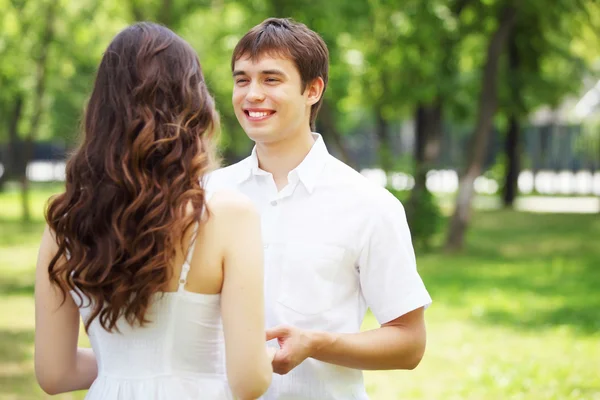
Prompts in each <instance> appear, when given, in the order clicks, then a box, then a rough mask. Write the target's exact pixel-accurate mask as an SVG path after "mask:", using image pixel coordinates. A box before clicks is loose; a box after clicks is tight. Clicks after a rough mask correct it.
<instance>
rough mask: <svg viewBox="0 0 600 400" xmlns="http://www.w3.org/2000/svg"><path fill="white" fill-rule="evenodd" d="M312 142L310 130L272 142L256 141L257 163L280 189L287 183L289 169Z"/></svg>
mask: <svg viewBox="0 0 600 400" xmlns="http://www.w3.org/2000/svg"><path fill="white" fill-rule="evenodd" d="M314 143H315V139H314V137H313V135H312V133H311V132H310V130H307V131H306V132H305V133H303V134H299V135H294V136H292V137H290V138H286V139H284V140H281V141H278V142H274V143H257V144H256V155H257V157H258V165H259V167H260V169H262V170H263V171H267V172H270V173H271V174H272V175H273V179H274V180H275V184H276V185H277V190H281V189H283V188H284V187H285V185H287V183H288V181H287V177H288V174H289V173H290V171H292V170H293V169H294V168H296V167H297V166H298V165H300V163H301V162H302V161H303V160H304V158H305V157H306V155H307V154H308V153H309V152H310V149H311V148H312V146H313V144H314Z"/></svg>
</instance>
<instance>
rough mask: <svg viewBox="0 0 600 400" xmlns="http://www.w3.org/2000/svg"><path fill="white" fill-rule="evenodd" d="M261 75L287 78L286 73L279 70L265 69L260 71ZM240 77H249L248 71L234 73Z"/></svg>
mask: <svg viewBox="0 0 600 400" xmlns="http://www.w3.org/2000/svg"><path fill="white" fill-rule="evenodd" d="M260 73H261V75H279V76H286V75H285V73H284V72H283V71H280V70H278V69H265V70H262V71H260ZM240 75H247V74H246V71H242V70H235V71H233V76H234V77H235V76H240Z"/></svg>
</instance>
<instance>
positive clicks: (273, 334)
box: [266, 326, 288, 340]
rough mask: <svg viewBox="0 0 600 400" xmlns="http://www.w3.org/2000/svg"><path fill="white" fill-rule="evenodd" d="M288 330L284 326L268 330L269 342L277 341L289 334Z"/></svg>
mask: <svg viewBox="0 0 600 400" xmlns="http://www.w3.org/2000/svg"><path fill="white" fill-rule="evenodd" d="M287 331H288V330H287V328H286V327H284V326H276V327H274V328H271V329H267V332H266V334H267V340H272V339H276V338H279V337H282V336H285V335H286V334H287Z"/></svg>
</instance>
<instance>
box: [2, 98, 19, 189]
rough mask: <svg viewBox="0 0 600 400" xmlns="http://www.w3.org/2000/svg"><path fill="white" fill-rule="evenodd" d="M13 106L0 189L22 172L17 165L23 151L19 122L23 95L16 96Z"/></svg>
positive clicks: (9, 120)
mask: <svg viewBox="0 0 600 400" xmlns="http://www.w3.org/2000/svg"><path fill="white" fill-rule="evenodd" d="M13 104H14V106H13V110H12V113H11V115H10V117H9V119H8V126H7V131H8V145H7V148H6V153H5V156H6V157H5V158H4V162H3V166H4V172H3V173H2V176H1V177H0V189H1V188H2V187H3V186H4V184H5V183H6V182H7V181H8V180H10V179H12V178H14V177H15V176H19V172H18V171H19V170H20V168H19V166H18V165H17V164H18V163H19V158H20V157H19V153H20V151H21V146H20V141H19V121H20V120H21V116H22V115H23V96H22V95H21V94H18V95H16V98H15V101H14V103H13Z"/></svg>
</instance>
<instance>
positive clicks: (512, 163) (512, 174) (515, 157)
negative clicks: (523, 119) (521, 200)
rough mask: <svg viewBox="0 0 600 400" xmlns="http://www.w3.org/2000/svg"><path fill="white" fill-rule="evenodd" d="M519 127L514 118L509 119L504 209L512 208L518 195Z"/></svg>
mask: <svg viewBox="0 0 600 400" xmlns="http://www.w3.org/2000/svg"><path fill="white" fill-rule="evenodd" d="M520 132H521V126H520V124H519V121H518V119H517V117H516V116H514V115H512V116H511V117H510V121H509V126H508V132H507V134H506V145H505V151H506V164H507V165H506V176H505V179H504V193H503V202H504V207H505V208H513V205H514V202H515V198H516V197H517V193H518V177H519V172H520V170H521V166H520V164H521V163H520V162H519V161H520V160H519V158H520V155H521V146H520V145H519V136H520Z"/></svg>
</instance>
